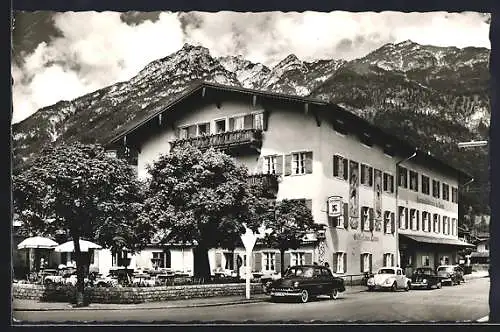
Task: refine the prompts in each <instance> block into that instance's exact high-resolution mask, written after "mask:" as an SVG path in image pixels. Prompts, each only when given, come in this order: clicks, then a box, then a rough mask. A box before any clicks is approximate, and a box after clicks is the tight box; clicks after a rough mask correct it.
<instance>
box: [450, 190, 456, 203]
mask: <svg viewBox="0 0 500 332" xmlns="http://www.w3.org/2000/svg"><path fill="white" fill-rule="evenodd" d="M451 201H452V202H453V203H458V189H457V188H455V187H452V188H451Z"/></svg>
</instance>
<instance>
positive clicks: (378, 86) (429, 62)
mask: <svg viewBox="0 0 500 332" xmlns="http://www.w3.org/2000/svg"><path fill="white" fill-rule="evenodd" d="M488 61H489V50H488V49H484V48H472V47H469V48H464V49H458V48H455V47H436V46H423V45H419V44H416V43H413V42H411V41H405V42H402V43H399V44H387V45H384V46H382V47H381V48H379V49H377V50H375V51H373V52H371V53H370V54H368V55H367V56H365V57H363V58H361V59H356V60H353V61H344V60H333V59H329V60H328V59H326V60H317V61H314V62H304V61H301V60H300V59H298V58H297V57H296V56H295V55H293V54H292V55H289V56H288V57H286V58H285V59H283V60H282V61H281V62H279V63H278V64H277V65H276V66H274V67H273V68H268V67H266V66H264V65H262V64H259V63H252V62H250V61H248V60H245V59H243V58H242V57H241V56H226V57H219V58H214V57H212V56H211V55H210V52H209V50H208V49H206V48H204V47H199V46H192V45H188V44H186V45H184V47H183V48H182V49H180V50H179V51H178V52H176V53H173V54H171V55H169V56H167V57H165V58H163V59H159V60H156V61H153V62H151V63H150V64H149V65H147V66H146V67H145V68H144V69H143V70H142V71H140V72H139V73H138V74H137V76H135V77H133V78H132V79H131V80H130V81H127V82H119V83H116V84H113V85H111V86H109V87H106V88H104V89H101V90H98V91H95V92H93V93H89V94H87V95H84V96H81V97H79V98H76V99H74V100H72V101H61V102H59V103H57V104H55V105H52V106H48V107H45V108H43V109H40V110H38V111H37V112H36V113H35V114H33V115H32V116H31V117H29V118H27V119H26V120H24V121H22V122H20V123H18V124H15V125H14V126H13V146H14V164H15V165H19V164H21V163H23V161H26V160H27V159H29V158H30V157H32V156H33V155H35V154H36V153H37V152H38V151H39V150H40V149H41V148H42V147H43V146H44V145H46V144H48V143H51V142H57V143H58V142H67V141H72V140H84V141H97V142H105V141H107V140H108V139H109V138H111V137H113V136H115V135H116V134H118V133H119V132H121V131H123V130H124V128H125V126H126V125H127V123H129V122H130V121H131V120H133V119H136V118H140V117H143V116H145V115H148V114H150V113H152V112H154V111H155V110H156V109H157V108H158V107H161V106H162V105H164V104H165V103H167V102H168V101H169V100H170V99H171V98H174V97H175V96H176V95H177V94H179V93H180V92H182V91H184V90H185V89H186V88H188V87H189V86H190V85H191V84H192V82H194V81H196V80H206V81H211V82H217V83H221V84H227V85H235V86H243V87H248V88H253V89H262V90H269V91H274V92H281V93H288V94H293V95H300V96H310V97H314V98H320V99H324V100H328V101H331V102H335V103H338V104H340V105H342V106H344V107H346V108H347V109H349V110H350V111H352V112H354V113H356V114H358V115H360V116H362V117H364V118H366V119H368V120H370V121H372V122H373V123H375V124H377V125H379V126H381V127H383V128H385V129H387V130H388V131H390V132H392V133H393V134H395V135H397V136H400V137H401V138H404V139H407V140H409V141H410V142H412V143H413V144H415V145H417V146H420V147H423V148H424V149H427V150H429V151H430V152H432V153H433V154H435V155H436V156H441V158H442V159H444V160H447V161H449V162H452V163H453V164H455V165H456V166H459V167H461V168H462V169H464V170H466V171H468V172H470V173H471V174H473V175H474V177H475V179H476V183H477V184H476V186H475V187H473V188H474V189H473V190H472V191H473V192H469V193H465V194H464V199H465V200H466V201H467V204H470V205H473V206H474V208H475V209H477V210H478V211H486V212H487V210H488V208H487V204H488V202H487V197H488V174H487V170H488V160H487V150H486V149H485V148H476V149H472V150H463V151H462V150H460V151H459V150H458V148H457V146H456V143H457V142H459V141H469V140H472V139H487V136H488V130H489V117H490V111H489V97H488V94H489V92H488V79H489V73H488Z"/></svg>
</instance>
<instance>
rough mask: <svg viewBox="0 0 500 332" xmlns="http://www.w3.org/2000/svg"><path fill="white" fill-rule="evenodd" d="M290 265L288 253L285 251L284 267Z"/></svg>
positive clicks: (286, 267)
mask: <svg viewBox="0 0 500 332" xmlns="http://www.w3.org/2000/svg"><path fill="white" fill-rule="evenodd" d="M289 267H290V253H285V269H288V268H289Z"/></svg>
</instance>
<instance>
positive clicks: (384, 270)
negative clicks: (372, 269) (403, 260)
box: [378, 269, 394, 274]
mask: <svg viewBox="0 0 500 332" xmlns="http://www.w3.org/2000/svg"><path fill="white" fill-rule="evenodd" d="M378 274H394V270H393V269H380V270H378Z"/></svg>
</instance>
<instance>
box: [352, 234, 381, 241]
mask: <svg viewBox="0 0 500 332" xmlns="http://www.w3.org/2000/svg"><path fill="white" fill-rule="evenodd" d="M353 238H354V240H356V241H370V242H377V241H378V237H376V236H372V235H371V234H364V233H355V234H353Z"/></svg>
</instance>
